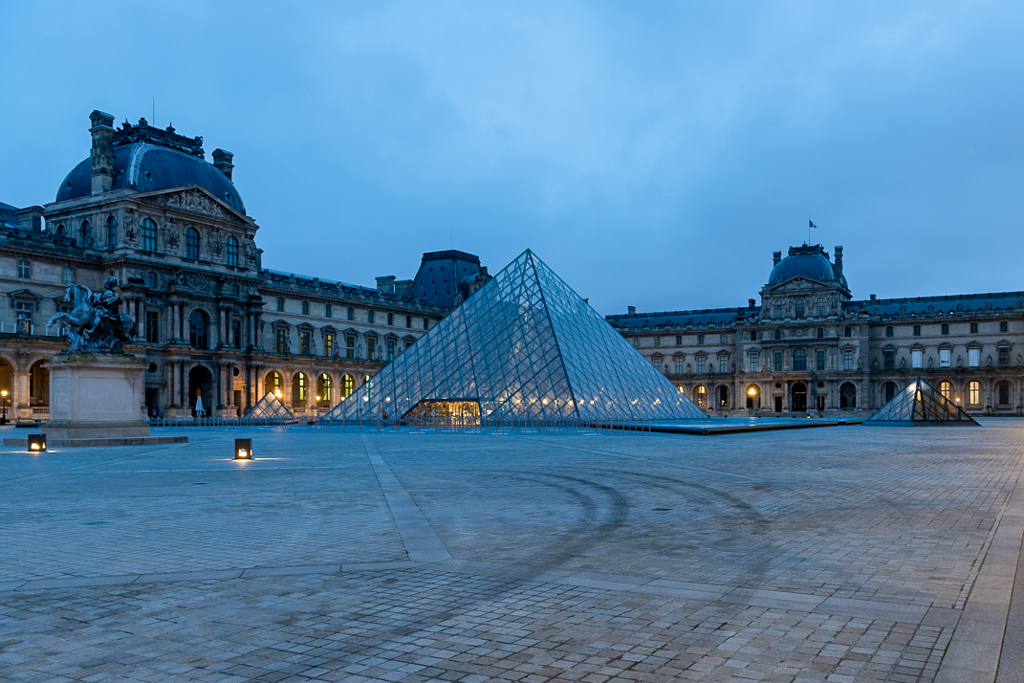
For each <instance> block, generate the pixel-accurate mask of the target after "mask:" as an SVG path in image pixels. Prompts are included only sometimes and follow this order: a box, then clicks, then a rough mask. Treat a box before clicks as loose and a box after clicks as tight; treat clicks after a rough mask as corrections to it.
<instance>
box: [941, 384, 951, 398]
mask: <svg viewBox="0 0 1024 683" xmlns="http://www.w3.org/2000/svg"><path fill="white" fill-rule="evenodd" d="M939 393H940V394H942V395H943V396H944V397H945V398H947V399H952V397H951V394H952V393H953V385H952V384H950V383H949V382H939Z"/></svg>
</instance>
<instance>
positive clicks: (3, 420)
mask: <svg viewBox="0 0 1024 683" xmlns="http://www.w3.org/2000/svg"><path fill="white" fill-rule="evenodd" d="M8 393H9V392H8V391H7V390H6V389H4V390H3V391H0V398H3V401H0V403H2V404H3V408H2V410H3V414H2V415H0V425H5V424H7V395H8Z"/></svg>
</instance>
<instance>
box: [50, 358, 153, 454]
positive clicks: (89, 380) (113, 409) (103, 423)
mask: <svg viewBox="0 0 1024 683" xmlns="http://www.w3.org/2000/svg"><path fill="white" fill-rule="evenodd" d="M47 367H48V369H49V370H50V421H49V422H47V423H46V424H45V425H44V426H43V427H42V429H41V430H40V431H42V432H44V433H45V434H46V436H47V438H48V439H110V438H121V437H138V436H149V423H148V422H146V420H145V418H144V415H145V413H144V409H143V405H142V388H143V373H145V371H146V364H145V363H144V362H142V361H141V360H139V359H138V358H136V357H135V356H132V355H130V354H124V355H122V354H106V353H71V352H64V353H58V354H57V355H56V356H54V357H53V359H52V360H50V363H49V365H48V366H47Z"/></svg>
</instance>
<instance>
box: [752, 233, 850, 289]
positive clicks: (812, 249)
mask: <svg viewBox="0 0 1024 683" xmlns="http://www.w3.org/2000/svg"><path fill="white" fill-rule="evenodd" d="M776 253H777V252H776ZM795 277H803V278H807V279H808V280H815V281H816V282H835V281H836V280H837V279H838V280H839V282H840V284H841V285H842V286H843V287H846V286H847V285H846V278H845V277H843V276H840V277H839V278H836V273H835V269H834V268H833V267H832V263H831V262H830V261H829V260H828V254H827V253H826V252H825V250H824V249H823V248H822V247H821V245H818V244H815V245H810V246H808V245H804V246H802V247H790V248H789V256H787V257H786V258H784V259H782V260H781V261H779V262H778V263H776V264H775V267H774V268H772V273H771V275H769V276H768V284H769V285H777V284H781V283H783V282H785V281H787V280H791V279H793V278H795Z"/></svg>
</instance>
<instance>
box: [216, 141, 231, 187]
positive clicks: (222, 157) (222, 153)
mask: <svg viewBox="0 0 1024 683" xmlns="http://www.w3.org/2000/svg"><path fill="white" fill-rule="evenodd" d="M234 158H235V155H234V154H232V153H231V152H229V151H227V150H226V149H221V148H219V147H218V148H217V149H215V150H213V166H214V168H216V169H217V170H218V171H220V172H221V173H223V174H224V175H225V176H227V179H228V180H231V169H233V168H234V167H235V165H234V164H233V163H231V160H232V159H234Z"/></svg>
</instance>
